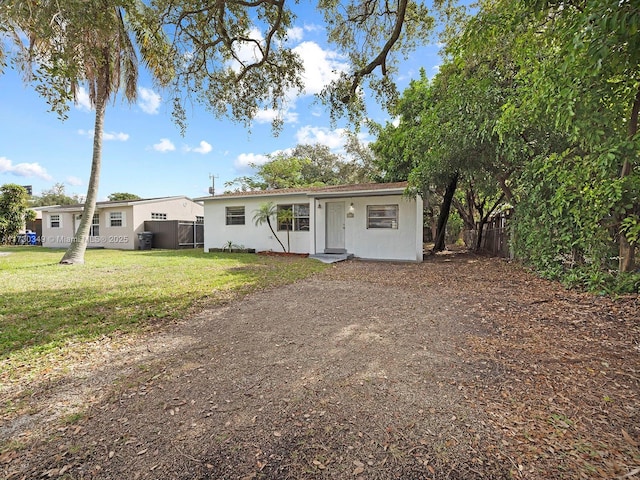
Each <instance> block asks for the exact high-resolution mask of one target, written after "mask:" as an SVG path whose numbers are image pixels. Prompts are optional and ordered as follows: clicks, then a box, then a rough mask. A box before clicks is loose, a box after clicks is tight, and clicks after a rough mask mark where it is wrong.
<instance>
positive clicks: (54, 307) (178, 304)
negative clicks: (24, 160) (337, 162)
mask: <svg viewBox="0 0 640 480" xmlns="http://www.w3.org/2000/svg"><path fill="white" fill-rule="evenodd" d="M61 257H62V251H61V250H54V249H47V248H39V247H2V248H0V284H2V286H3V287H2V290H3V291H2V297H1V299H0V381H1V380H2V379H5V380H6V379H7V378H8V377H11V376H13V374H14V373H15V372H16V371H18V370H19V371H22V372H23V373H24V368H18V366H21V367H24V366H25V365H31V366H32V367H33V365H34V363H33V362H34V360H35V359H37V358H39V359H42V357H43V356H44V357H46V356H48V355H65V354H66V352H64V347H65V346H68V345H70V344H78V343H82V342H90V341H93V340H96V339H98V338H100V337H101V336H103V335H112V334H122V333H133V332H139V331H141V330H143V329H145V328H148V327H149V326H151V325H153V324H155V323H158V322H168V321H172V320H176V319H179V318H182V317H184V316H185V315H187V314H189V312H190V311H192V310H193V309H196V308H203V307H205V306H211V305H217V304H220V303H223V302H225V301H228V300H229V299H232V298H235V297H237V296H239V295H243V294H247V293H250V292H252V291H255V290H258V289H261V288H265V287H273V286H278V285H283V284H286V283H290V282H293V281H295V280H298V279H300V278H303V277H305V276H308V275H310V274H312V273H314V272H317V271H320V270H322V269H323V268H324V265H323V264H321V263H320V262H316V261H313V260H308V259H302V258H289V257H287V258H283V257H267V256H258V255H251V254H225V253H215V254H213V253H204V252H202V251H201V250H178V251H173V250H148V251H115V250H89V251H87V253H86V264H85V265H76V266H62V265H59V264H58V261H59V260H60V258H61ZM37 363H41V362H37ZM45 363H46V362H45ZM42 368H45V367H44V366H42ZM16 369H17V370H16ZM39 369H40V368H36V369H35V371H34V369H33V368H32V369H31V373H32V374H36V371H37V370H39Z"/></svg>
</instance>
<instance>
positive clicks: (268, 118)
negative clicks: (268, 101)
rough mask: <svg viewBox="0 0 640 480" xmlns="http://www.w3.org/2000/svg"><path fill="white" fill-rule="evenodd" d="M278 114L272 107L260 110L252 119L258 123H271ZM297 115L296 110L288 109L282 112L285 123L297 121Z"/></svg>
mask: <svg viewBox="0 0 640 480" xmlns="http://www.w3.org/2000/svg"><path fill="white" fill-rule="evenodd" d="M277 116H278V112H277V111H276V110H273V109H268V110H260V111H259V112H258V113H257V114H256V116H255V117H254V120H255V121H256V122H258V123H271V122H272V121H273V120H274V119H275V118H276V117H277ZM298 117H299V115H298V114H297V113H296V112H291V111H289V110H287V111H285V112H283V119H284V122H285V123H298Z"/></svg>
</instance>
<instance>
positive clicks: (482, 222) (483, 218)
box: [475, 192, 505, 252]
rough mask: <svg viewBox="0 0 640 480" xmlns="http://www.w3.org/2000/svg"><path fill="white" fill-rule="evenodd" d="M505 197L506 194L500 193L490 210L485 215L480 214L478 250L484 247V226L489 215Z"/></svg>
mask: <svg viewBox="0 0 640 480" xmlns="http://www.w3.org/2000/svg"><path fill="white" fill-rule="evenodd" d="M504 197H505V194H504V192H503V193H502V195H500V198H498V200H496V202H495V203H494V204H493V206H492V207H491V208H490V209H489V211H488V212H487V213H486V214H485V215H482V214H481V215H480V222H478V236H477V238H476V246H475V251H476V252H479V251H480V248H481V247H482V233H483V232H484V226H485V225H486V224H487V222H488V221H489V217H491V214H492V213H493V212H494V211H495V209H496V208H498V205H500V204H501V203H502V201H503V200H504Z"/></svg>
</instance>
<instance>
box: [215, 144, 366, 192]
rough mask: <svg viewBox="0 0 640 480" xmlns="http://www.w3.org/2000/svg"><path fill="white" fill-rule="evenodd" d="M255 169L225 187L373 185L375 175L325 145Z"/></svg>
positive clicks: (275, 158) (274, 158) (276, 158)
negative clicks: (252, 172)
mask: <svg viewBox="0 0 640 480" xmlns="http://www.w3.org/2000/svg"><path fill="white" fill-rule="evenodd" d="M361 148H362V147H361ZM252 167H253V168H255V169H256V173H255V174H254V175H252V176H244V177H238V178H236V179H234V180H233V181H231V182H227V183H226V184H225V186H226V187H228V188H230V189H232V190H234V189H235V190H241V191H247V190H271V189H276V188H294V187H310V186H322V185H341V184H348V183H363V182H367V181H371V180H372V179H373V172H374V170H372V168H371V167H370V166H369V165H368V164H365V163H363V162H362V161H357V160H347V159H345V158H344V157H343V156H342V155H339V154H336V153H333V152H332V151H331V150H330V149H329V147H327V146H325V145H298V146H296V147H295V148H294V149H292V150H290V151H286V152H281V153H278V154H275V155H272V156H271V157H270V160H269V161H268V162H266V163H264V164H262V165H255V164H253V165H252Z"/></svg>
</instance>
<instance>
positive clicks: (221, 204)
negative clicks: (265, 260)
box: [204, 194, 313, 253]
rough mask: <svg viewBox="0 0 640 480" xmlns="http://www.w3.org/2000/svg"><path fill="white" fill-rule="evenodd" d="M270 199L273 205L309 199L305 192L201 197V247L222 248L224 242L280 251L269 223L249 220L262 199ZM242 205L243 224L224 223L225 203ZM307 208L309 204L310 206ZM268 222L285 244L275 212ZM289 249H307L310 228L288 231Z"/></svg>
mask: <svg viewBox="0 0 640 480" xmlns="http://www.w3.org/2000/svg"><path fill="white" fill-rule="evenodd" d="M269 201H271V202H273V203H274V204H276V205H290V204H295V203H311V205H310V207H312V206H313V205H312V203H313V202H312V201H311V199H309V197H307V196H306V195H304V194H303V195H282V196H277V197H275V196H274V197H249V198H237V197H229V198H218V199H215V200H205V202H204V250H205V252H207V251H209V249H210V248H223V247H225V246H226V245H227V243H228V242H232V243H233V244H235V245H238V246H243V247H244V248H255V250H256V251H269V250H273V251H276V252H281V251H282V247H281V246H280V244H279V243H278V241H277V240H276V239H275V238H274V236H273V234H272V233H271V230H269V226H268V225H267V224H266V223H264V224H262V225H259V226H256V225H255V222H254V221H253V217H254V215H255V212H256V210H258V208H259V207H260V205H261V204H263V203H265V202H269ZM240 206H244V207H245V208H244V212H245V223H244V225H226V207H240ZM310 210H311V208H310ZM271 225H272V226H273V229H274V230H275V232H276V234H277V236H278V238H280V241H281V242H282V243H283V244H284V246H285V248H287V232H286V231H278V224H277V222H276V220H275V216H274V217H273V218H272V219H271ZM289 236H290V242H291V252H292V253H309V252H310V246H311V244H312V238H313V237H312V233H311V232H310V231H299V232H297V231H291V232H289Z"/></svg>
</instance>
